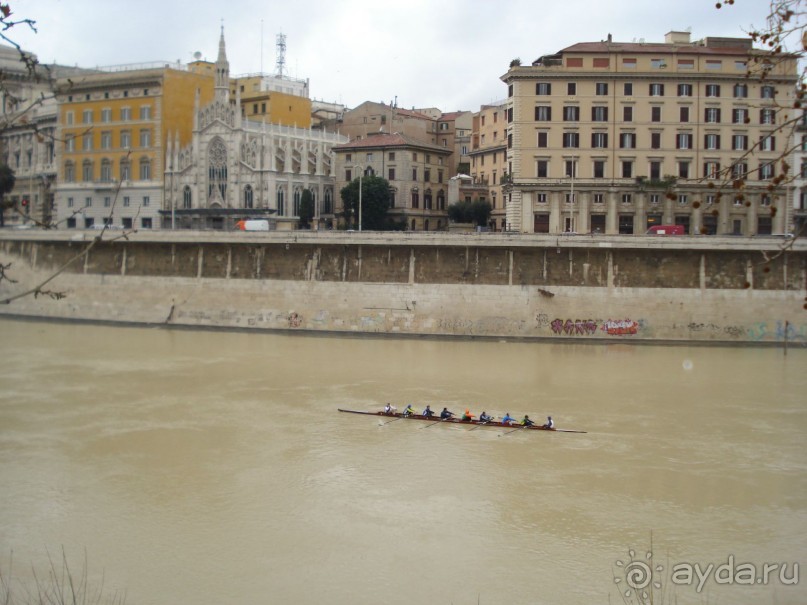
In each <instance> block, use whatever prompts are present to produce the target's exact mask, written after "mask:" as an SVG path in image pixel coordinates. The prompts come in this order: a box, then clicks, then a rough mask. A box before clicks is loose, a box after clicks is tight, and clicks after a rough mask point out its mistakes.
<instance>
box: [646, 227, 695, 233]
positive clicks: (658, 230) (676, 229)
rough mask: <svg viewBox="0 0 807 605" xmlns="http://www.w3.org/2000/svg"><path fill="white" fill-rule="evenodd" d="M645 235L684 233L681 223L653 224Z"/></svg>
mask: <svg viewBox="0 0 807 605" xmlns="http://www.w3.org/2000/svg"><path fill="white" fill-rule="evenodd" d="M647 235H686V232H685V231H684V226H683V225H653V226H652V227H650V229H648V230H647Z"/></svg>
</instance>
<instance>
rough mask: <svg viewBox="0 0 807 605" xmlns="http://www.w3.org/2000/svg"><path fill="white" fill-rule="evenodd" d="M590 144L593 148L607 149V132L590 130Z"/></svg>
mask: <svg viewBox="0 0 807 605" xmlns="http://www.w3.org/2000/svg"><path fill="white" fill-rule="evenodd" d="M591 146H592V147H593V148H594V149H607V148H608V133H607V132H592V133H591Z"/></svg>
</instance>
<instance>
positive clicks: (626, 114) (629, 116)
mask: <svg viewBox="0 0 807 605" xmlns="http://www.w3.org/2000/svg"><path fill="white" fill-rule="evenodd" d="M622 121H623V122H633V106H632V105H625V107H623V108H622Z"/></svg>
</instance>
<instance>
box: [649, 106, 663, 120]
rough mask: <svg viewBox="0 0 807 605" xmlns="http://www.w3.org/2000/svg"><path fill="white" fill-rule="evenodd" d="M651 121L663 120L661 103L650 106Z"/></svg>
mask: <svg viewBox="0 0 807 605" xmlns="http://www.w3.org/2000/svg"><path fill="white" fill-rule="evenodd" d="M650 121H651V122H661V107H660V106H659V105H655V106H653V107H651V108H650Z"/></svg>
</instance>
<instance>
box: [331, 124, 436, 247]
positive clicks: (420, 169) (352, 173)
mask: <svg viewBox="0 0 807 605" xmlns="http://www.w3.org/2000/svg"><path fill="white" fill-rule="evenodd" d="M333 152H334V156H335V160H334V164H335V171H334V172H335V174H336V186H335V192H336V207H335V213H334V215H331V216H325V217H324V218H325V219H326V220H329V221H331V222H332V223H337V222H339V220H340V217H341V215H342V213H343V212H344V205H343V204H342V197H341V195H340V191H341V190H342V188H343V187H345V186H346V185H347V184H348V183H350V182H351V181H352V180H353V179H356V178H358V176H359V175H360V174H361V175H364V176H368V175H375V176H380V177H383V178H385V179H387V180H388V181H389V184H390V188H391V189H392V192H391V199H390V206H391V209H390V212H389V214H390V216H392V217H394V218H397V219H400V220H403V221H405V223H406V228H407V229H408V230H410V231H440V230H443V229H445V228H447V226H448V213H447V207H448V204H447V198H448V178H449V173H448V160H449V157H450V156H451V150H450V149H446V148H445V147H442V146H440V145H432V144H429V143H424V142H423V141H421V140H419V139H415V138H413V137H409V136H406V135H403V134H399V133H394V134H387V133H385V132H376V133H368V136H366V137H363V138H360V139H354V140H352V141H350V142H349V143H345V144H343V145H337V146H335V147H334V148H333ZM348 222H349V223H350V225H351V226H352V227H354V228H358V227H357V226H358V220H357V217H352V218H351V219H350V220H349V221H348Z"/></svg>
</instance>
